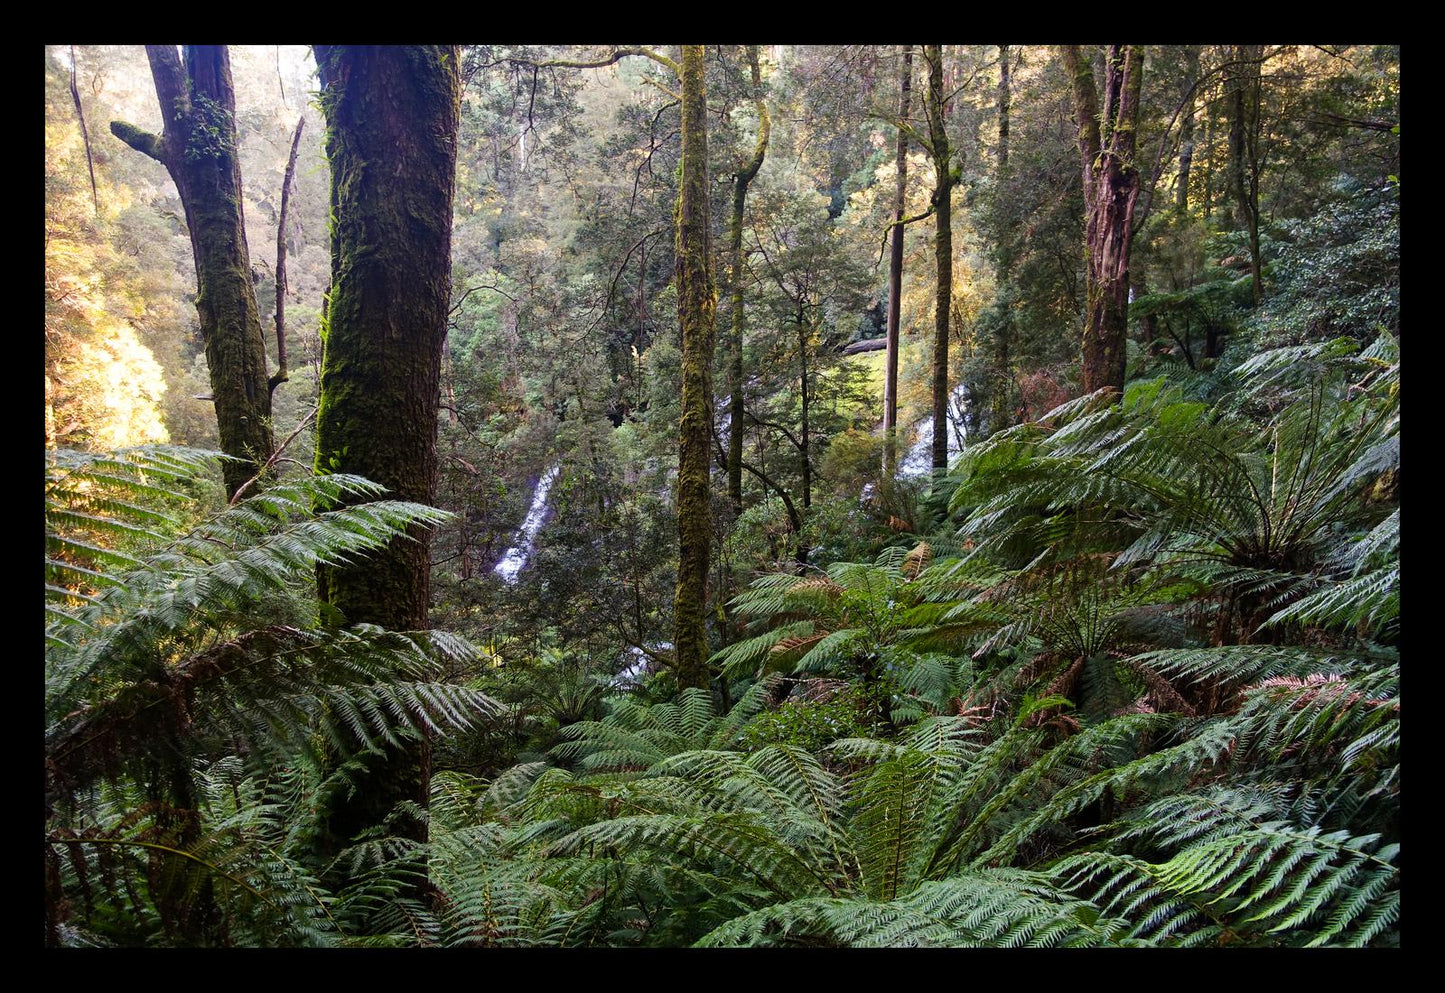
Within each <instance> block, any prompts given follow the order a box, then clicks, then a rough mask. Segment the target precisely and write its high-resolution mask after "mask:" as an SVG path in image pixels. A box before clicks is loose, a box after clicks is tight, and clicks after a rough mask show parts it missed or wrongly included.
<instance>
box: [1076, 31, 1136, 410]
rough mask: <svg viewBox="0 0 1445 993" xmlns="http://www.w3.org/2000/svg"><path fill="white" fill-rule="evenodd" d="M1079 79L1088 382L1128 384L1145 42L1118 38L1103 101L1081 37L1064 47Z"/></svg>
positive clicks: (1088, 388) (1095, 386) (1092, 386)
mask: <svg viewBox="0 0 1445 993" xmlns="http://www.w3.org/2000/svg"><path fill="white" fill-rule="evenodd" d="M1062 54H1063V57H1064V63H1065V65H1066V66H1067V68H1068V71H1069V76H1070V77H1071V79H1072V82H1073V94H1074V113H1075V116H1076V117H1077V119H1078V122H1079V157H1080V160H1081V163H1082V167H1083V176H1084V201H1085V210H1086V214H1087V226H1086V230H1085V235H1084V239H1085V241H1084V244H1085V251H1086V267H1085V305H1084V310H1085V313H1084V339H1083V348H1082V362H1083V373H1084V377H1083V378H1084V390H1085V392H1089V393H1092V392H1094V391H1095V390H1099V389H1104V388H1106V387H1107V388H1109V389H1112V390H1114V391H1116V392H1118V393H1121V394H1122V392H1123V390H1124V368H1125V358H1126V352H1125V333H1126V328H1127V323H1128V315H1129V247H1130V241H1131V239H1132V236H1133V221H1134V204H1135V202H1136V201H1137V200H1138V198H1139V170H1138V169H1137V168H1136V167H1135V165H1134V146H1135V137H1136V128H1137V126H1138V119H1139V89H1140V84H1141V83H1142V81H1143V77H1144V49H1143V47H1142V46H1137V45H1134V46H1124V45H1111V46H1109V49H1108V51H1107V53H1106V55H1105V60H1104V105H1103V109H1102V110H1101V109H1100V107H1099V96H1098V92H1097V91H1096V89H1095V86H1094V72H1093V69H1092V68H1091V67H1090V65H1089V62H1088V61H1087V60H1086V59H1085V58H1084V57H1083V55H1081V54H1080V52H1079V49H1078V47H1077V46H1075V45H1068V46H1065V47H1064V48H1063V50H1062Z"/></svg>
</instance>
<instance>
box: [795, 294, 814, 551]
mask: <svg viewBox="0 0 1445 993" xmlns="http://www.w3.org/2000/svg"><path fill="white" fill-rule="evenodd" d="M804 292H806V291H804ZM806 300H807V298H806V296H804V295H799V297H798V314H797V319H798V392H799V395H800V397H801V399H802V405H803V412H802V421H801V423H800V424H799V425H798V439H799V441H798V452H799V454H800V455H802V457H803V509H804V510H807V509H808V508H809V507H811V506H813V460H812V453H811V451H810V450H809V443H808V435H809V431H810V430H811V425H810V424H809V423H808V407H809V404H810V402H811V399H812V398H811V396H810V393H811V390H810V389H809V386H810V384H809V382H808V348H809V345H810V344H811V343H810V342H809V341H808V339H809V337H810V335H809V334H808V331H809V328H808V320H807V316H806V315H807V308H806V306H805V304H806ZM803 561H804V562H806V561H807V559H806V558H805V559H804V560H803Z"/></svg>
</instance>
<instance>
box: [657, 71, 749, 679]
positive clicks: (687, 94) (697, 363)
mask: <svg viewBox="0 0 1445 993" xmlns="http://www.w3.org/2000/svg"><path fill="white" fill-rule="evenodd" d="M681 70H682V71H681V73H680V75H681V77H682V179H681V183H680V184H679V185H680V187H681V189H680V192H679V195H678V204H677V270H676V271H677V309H678V320H679V323H680V325H681V327H682V414H681V418H680V421H679V424H678V468H677V540H678V561H677V591H676V594H675V596H674V598H673V623H674V633H673V646H674V651H675V656H674V660H675V661H674V664H675V667H676V672H677V679H678V684H679V686H681V687H684V688H686V687H689V686H696V687H700V688H701V687H706V686H707V684H708V676H709V672H708V661H707V660H708V654H709V653H708V640H707V573H708V563H709V553H710V551H711V548H710V542H711V539H712V508H711V505H710V500H711V486H710V483H709V479H708V468H709V465H710V458H709V450H708V446H709V443H710V436H711V428H712V353H713V334H714V328H713V319H714V312H715V308H716V306H717V299H716V295H715V293H714V289H713V280H712V271H711V267H710V260H711V257H712V252H711V246H710V244H709V225H708V197H707V194H708V181H707V119H706V113H707V97H706V90H705V86H704V65H703V46H701V45H683V46H682V64H681ZM739 463H741V459H739Z"/></svg>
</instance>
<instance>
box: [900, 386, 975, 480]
mask: <svg viewBox="0 0 1445 993" xmlns="http://www.w3.org/2000/svg"><path fill="white" fill-rule="evenodd" d="M967 394H968V389H967V386H966V385H965V384H963V383H959V384H958V385H957V386H955V387H954V388H953V392H952V393H951V394H950V395H949V398H948V403H949V406H950V407H951V408H954V409H955V410H961V409H962V407H963V404H964V403H965V401H966V397H967ZM957 423H958V424H959V425H960V428H961V430H960V431H957V432H955V431H950V432H949V433H948V460H949V461H950V462H952V461H953V457H954V456H955V455H957V454H958V453H959V452H962V451H963V436H965V435H967V433H968V428H967V427H963V424H964V421H963V419H962V418H958V419H957ZM932 471H933V416H932V415H929V416H927V417H924V418H923V419H922V420H921V421H919V422H918V440H917V441H915V442H914V443H913V445H912V446H911V447H910V448H909V449H908V454H906V455H904V456H903V458H902V459H901V460H899V463H898V475H899V476H900V477H902V478H904V479H918V478H921V477H924V476H927V475H928V474H929V473H930V472H932Z"/></svg>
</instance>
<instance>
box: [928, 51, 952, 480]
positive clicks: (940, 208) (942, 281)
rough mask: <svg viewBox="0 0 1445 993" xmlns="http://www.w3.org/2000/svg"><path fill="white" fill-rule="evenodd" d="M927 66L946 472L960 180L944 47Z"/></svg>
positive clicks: (939, 411) (936, 384) (939, 407)
mask: <svg viewBox="0 0 1445 993" xmlns="http://www.w3.org/2000/svg"><path fill="white" fill-rule="evenodd" d="M923 58H924V61H926V62H927V63H928V91H927V96H926V98H925V100H924V104H925V105H926V107H927V109H928V141H929V154H930V155H931V156H932V158H933V171H934V174H935V176H936V177H937V183H936V185H935V186H934V189H933V210H934V224H935V227H934V235H933V252H934V260H935V262H936V264H937V267H938V268H937V284H936V286H935V292H934V300H933V469H934V471H935V472H937V471H938V470H940V469H947V468H948V331H949V316H950V315H949V311H950V309H951V307H952V302H953V202H952V201H953V187H954V184H955V183H956V182H957V177H956V176H955V175H954V172H953V165H952V163H951V162H950V161H949V147H948V131H947V129H946V128H945V127H944V113H943V110H944V108H943V104H944V99H945V96H946V94H945V92H944V89H943V47H942V46H941V45H925V46H924V47H923Z"/></svg>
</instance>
